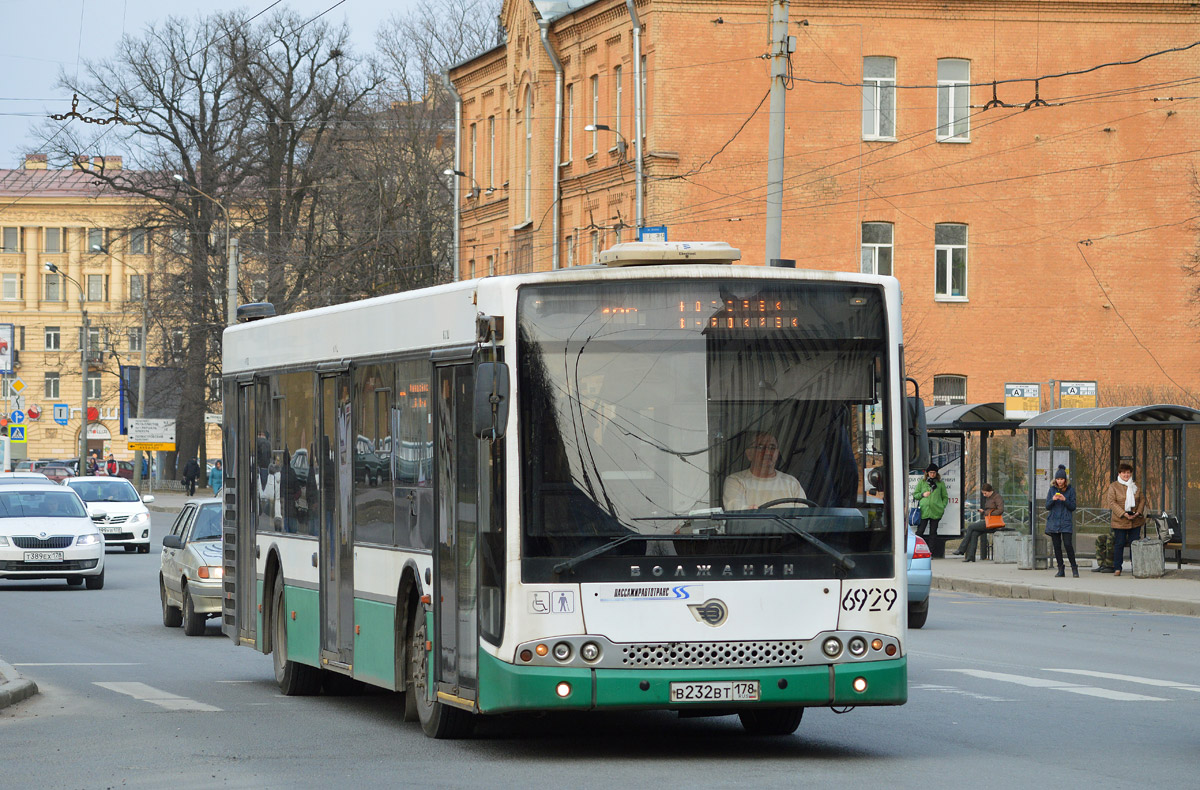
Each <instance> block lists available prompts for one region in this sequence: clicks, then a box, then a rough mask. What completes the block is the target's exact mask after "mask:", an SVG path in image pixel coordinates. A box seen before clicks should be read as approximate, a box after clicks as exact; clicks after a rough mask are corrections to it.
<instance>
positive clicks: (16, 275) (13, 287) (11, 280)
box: [0, 272, 25, 302]
mask: <svg viewBox="0 0 1200 790" xmlns="http://www.w3.org/2000/svg"><path fill="white" fill-rule="evenodd" d="M24 298H25V275H24V274H22V273H20V272H4V274H3V276H2V277H0V299H2V300H3V301H5V302H17V301H20V300H22V299H24Z"/></svg>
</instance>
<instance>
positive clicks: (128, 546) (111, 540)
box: [63, 477, 154, 554]
mask: <svg viewBox="0 0 1200 790" xmlns="http://www.w3.org/2000/svg"><path fill="white" fill-rule="evenodd" d="M63 485H65V486H67V487H69V488H70V489H72V490H73V491H74V492H75V493H77V494H79V498H80V499H82V500H83V501H84V502H85V503H86V504H87V509H88V512H89V513H91V514H92V519H93V520H94V521H95V522H96V526H97V527H99V528H100V532H102V533H103V534H104V543H105V545H106V546H124V547H125V551H139V552H141V553H142V554H149V553H150V511H149V510H148V509H147V508H146V505H147V504H149V503H151V502H153V501H154V497H153V496H151V495H150V494H147V495H146V496H138V492H137V489H136V488H134V487H133V486H132V485H131V484H130V483H129V481H128V480H122V479H121V478H119V477H68V478H67V479H66V480H64V481H63Z"/></svg>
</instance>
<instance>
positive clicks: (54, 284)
mask: <svg viewBox="0 0 1200 790" xmlns="http://www.w3.org/2000/svg"><path fill="white" fill-rule="evenodd" d="M42 278H43V280H44V283H45V288H44V289H43V297H42V298H43V299H44V300H45V301H47V302H61V301H63V298H64V296H65V294H64V292H63V278H62V275H61V274H58V273H57V272H46V273H45V274H44V275H42Z"/></svg>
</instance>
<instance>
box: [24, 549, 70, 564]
mask: <svg viewBox="0 0 1200 790" xmlns="http://www.w3.org/2000/svg"><path fill="white" fill-rule="evenodd" d="M25 561H26V562H62V561H63V553H62V552H61V551H27V552H25Z"/></svg>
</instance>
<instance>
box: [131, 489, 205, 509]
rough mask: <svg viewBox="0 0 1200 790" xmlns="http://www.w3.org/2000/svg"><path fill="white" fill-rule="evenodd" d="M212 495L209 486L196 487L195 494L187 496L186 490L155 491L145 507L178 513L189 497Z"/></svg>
mask: <svg viewBox="0 0 1200 790" xmlns="http://www.w3.org/2000/svg"><path fill="white" fill-rule="evenodd" d="M145 493H147V494H149V493H151V492H149V491H147V492H145ZM212 495H213V492H212V489H211V488H197V489H196V496H188V495H187V492H186V491H155V492H153V496H154V501H153V502H151V503H150V504H148V505H146V509H147V510H153V511H155V512H157V513H178V512H179V511H180V510H181V509H182V508H183V503H184V502H187V501H188V500H189V499H208V498H209V497H211V496H212Z"/></svg>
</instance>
